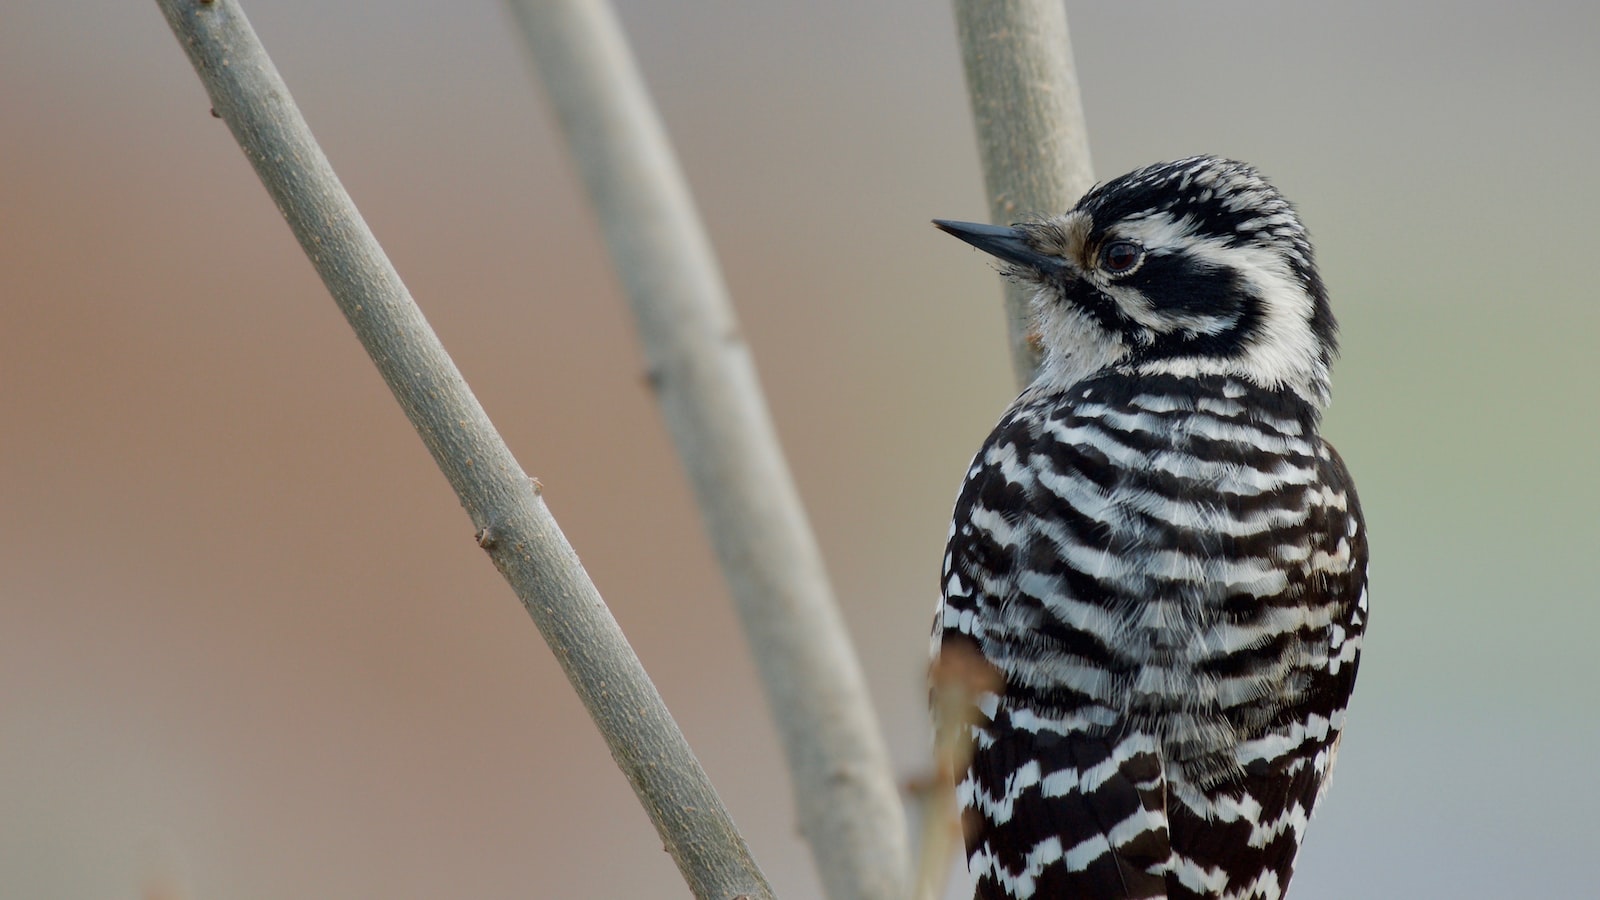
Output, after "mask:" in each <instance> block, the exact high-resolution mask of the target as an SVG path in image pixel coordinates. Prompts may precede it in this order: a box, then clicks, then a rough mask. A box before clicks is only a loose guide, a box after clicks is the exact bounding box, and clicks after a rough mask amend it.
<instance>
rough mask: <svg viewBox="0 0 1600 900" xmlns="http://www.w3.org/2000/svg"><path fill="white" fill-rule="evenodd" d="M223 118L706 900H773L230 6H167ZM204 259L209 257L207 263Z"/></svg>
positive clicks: (569, 556) (529, 490) (174, 1)
mask: <svg viewBox="0 0 1600 900" xmlns="http://www.w3.org/2000/svg"><path fill="white" fill-rule="evenodd" d="M158 2H159V5H160V7H161V10H162V12H163V13H164V14H165V15H166V17H167V21H168V23H169V24H170V25H171V26H172V30H173V32H174V33H175V34H176V35H177V37H178V41H179V42H180V43H181V44H182V45H183V47H184V49H185V51H186V52H187V53H188V55H189V59H190V61H191V62H192V63H193V64H194V68H195V71H196V72H197V73H198V74H199V76H200V80H201V81H202V82H203V83H204V84H205V88H206V92H207V93H208V94H209V95H210V97H211V102H212V104H213V106H214V109H215V112H216V113H217V114H218V115H219V116H221V118H222V119H223V121H225V122H226V123H227V125H228V128H229V129H230V130H231V131H232V132H233V134H234V137H235V138H236V139H237V140H238V141H239V144H240V146H241V147H242V148H243V149H244V151H245V155H246V156H247V157H248V158H249V160H250V162H251V164H252V165H253V166H254V167H255V169H256V173H257V174H258V175H259V176H260V178H261V181H262V183H263V184H265V185H266V187H267V190H268V192H269V193H270V194H271V195H272V198H273V200H274V201H275V202H276V203H277V205H278V208H279V210H280V211H281V212H282V213H283V215H284V218H285V219H287V220H288V222H289V226H290V227H291V228H292V229H293V231H294V234H295V236H296V237H297V238H298V239H299V241H300V245H301V246H302V247H303V248H304V249H305V251H306V254H307V255H308V256H309V257H310V258H311V262H312V264H313V265H315V267H316V269H317V272H318V273H319V274H320V275H321V276H322V280H323V282H324V283H325V284H326V285H327V287H328V290H329V292H331V293H332V294H333V298H334V300H335V302H336V303H338V305H339V308H340V309H341V310H342V311H343V312H344V315H345V317H346V319H348V320H349V322H350V325H351V327H352V328H353V329H355V332H356V335H357V336H358V337H359V338H360V340H361V343H362V345H363V346H364V347H365V348H366V350H367V353H368V354H369V355H370V356H371V357H372V360H373V362H374V363H375V364H376V365H377V367H378V369H379V371H380V372H381V373H382V375H383V379H384V381H385V382H387V383H388V385H389V388H390V390H392V391H393V392H394V396H395V399H397V400H398V401H399V402H400V405H401V406H402V407H403V408H404V409H405V412H406V415H407V416H408V417H409V418H410V419H411V423H412V425H413V426H415V427H416V429H417V433H418V434H419V435H420V436H421V437H422V440H423V443H425V444H426V445H427V447H428V451H429V452H430V453H432V454H433V458H434V461H435V462H436V463H438V465H439V468H440V469H441V470H442V471H443V472H444V474H445V476H446V477H447V478H448V479H449V480H450V484H451V486H452V487H454V488H455V490H456V493H457V494H458V495H459V496H460V498H461V504H462V506H463V507H465V508H466V510H467V514H468V515H469V516H470V517H471V519H472V523H473V525H474V526H475V527H476V529H477V535H478V543H479V544H480V545H481V546H483V548H484V549H485V550H486V551H487V552H488V554H489V556H490V558H491V559H493V560H494V564H495V566H496V567H497V568H499V570H500V572H501V574H502V575H504V576H505V578H506V580H507V581H508V582H510V583H511V585H512V587H513V588H514V589H515V590H516V593H517V596H518V597H520V598H521V599H522V603H523V605H524V606H525V607H526V608H527V610H528V613H529V615H531V616H532V617H533V620H534V622H535V623H536V624H537V625H538V627H539V630H540V632H542V633H543V635H544V637H545V640H546V641H547V642H548V643H549V644H550V647H551V649H552V650H553V651H554V652H555V655H556V658H557V659H558V660H559V661H560V663H561V665H562V668H563V669H565V671H566V673H567V677H568V678H569V679H571V681H572V684H573V686H574V688H575V689H576V690H577V692H578V694H579V696H580V697H581V698H582V699H583V702H584V704H585V705H586V706H587V707H588V709H589V713H590V715H592V716H593V717H594V720H595V723H596V725H598V726H599V728H600V731H601V733H602V734H604V735H605V738H606V741H607V743H608V744H610V747H611V753H612V756H614V757H615V758H616V761H617V764H618V766H619V767H620V768H621V769H622V771H623V772H624V774H626V775H627V777H628V780H629V781H630V782H631V783H632V785H633V788H634V791H635V792H636V793H637V794H638V795H639V799H640V801H641V802H642V803H643V805H644V807H645V809H646V810H647V811H648V813H649V815H650V818H651V820H652V821H653V822H654V823H655V826H656V831H657V832H658V833H659V834H660V835H661V839H662V840H663V841H664V842H665V844H666V847H667V849H668V851H669V852H670V853H671V854H672V857H673V859H674V860H675V861H676V862H677V864H678V867H679V869H680V870H682V872H683V875H684V878H685V879H686V880H687V881H688V883H689V886H690V888H691V889H692V890H693V892H694V894H695V895H696V896H697V897H701V898H708V900H709V898H717V900H727V898H731V897H748V898H752V900H754V898H769V897H771V896H772V892H771V889H770V887H768V885H767V882H766V879H765V878H764V877H763V876H762V874H761V872H760V870H759V869H758V868H757V867H756V865H755V862H754V861H753V860H752V859H751V856H750V852H749V849H748V848H747V847H746V846H745V843H744V839H743V838H742V837H741V836H740V835H739V833H738V832H737V830H735V828H734V825H733V822H732V820H731V819H730V818H729V817H728V814H727V812H726V810H724V808H723V806H722V802H721V801H720V800H719V799H718V797H717V795H716V793H715V791H714V790H713V788H712V786H711V783H710V781H709V780H708V779H707V778H706V775H705V772H704V771H703V770H701V768H700V765H699V763H698V762H697V761H696V760H695V758H694V755H693V754H692V753H691V751H690V749H689V746H688V743H687V742H686V741H685V740H684V738H683V735H682V733H681V732H680V731H679V730H678V727H677V725H676V724H675V723H674V722H673V721H672V718H671V715H670V714H669V713H668V712H667V709H666V707H665V705H664V704H663V703H662V702H661V698H660V696H659V695H658V694H657V693H656V690H655V687H654V685H652V684H651V683H650V680H649V677H648V676H647V675H646V674H645V671H644V668H643V667H642V666H641V665H640V663H639V659H638V657H636V656H635V655H634V653H633V650H632V648H630V647H629V646H628V643H627V640H626V639H625V638H624V637H623V635H622V632H621V630H620V629H619V628H618V627H617V623H616V621H615V620H614V619H613V618H612V617H611V614H610V612H609V610H607V609H606V607H605V604H604V603H603V601H602V600H601V599H600V596H599V594H598V592H597V591H596V590H595V587H594V585H593V583H592V582H590V580H589V578H588V575H587V574H586V573H585V572H584V570H583V567H582V566H581V565H580V563H579V562H578V558H577V555H576V554H575V553H574V552H573V550H572V547H571V546H570V545H569V544H568V543H567V541H566V538H565V537H564V536H563V535H562V533H561V530H560V529H559V528H558V527H557V526H556V523H555V520H554V519H553V518H552V517H551V516H550V513H549V511H548V510H547V509H546V508H545V506H544V503H543V501H542V500H541V499H540V497H539V494H538V489H537V485H536V484H535V483H534V482H532V481H530V479H529V478H528V477H527V476H526V475H525V474H524V473H523V471H522V469H521V467H520V466H519V465H518V464H517V461H516V460H515V459H514V458H512V456H511V452H510V450H509V449H508V448H507V447H506V445H505V443H504V441H503V440H502V439H501V438H500V436H499V434H497V433H496V431H495V429H494V426H493V425H492V424H491V423H490V422H489V420H488V418H487V416H486V415H485V414H484V411H483V409H482V407H481V406H479V404H478V401H477V399H476V398H475V397H474V396H473V395H472V392H471V391H470V389H469V388H468V387H467V384H466V382H465V381H464V380H463V379H462V377H461V374H460V372H459V371H457V369H456V367H455V364H454V363H453V362H452V361H451V360H450V357H449V356H448V355H447V354H446V353H445V350H444V347H443V346H442V345H441V344H440V343H439V340H438V338H437V337H436V336H435V335H434V333H433V331H432V329H430V328H429V327H428V324H427V322H426V321H425V320H424V318H423V316H422V312H421V311H420V310H419V309H418V308H417V306H416V304H415V303H414V302H413V301H412V299H411V296H410V294H409V292H408V291H407V290H406V287H405V285H404V284H402V283H401V281H400V277H399V275H398V274H397V273H396V272H395V270H394V267H393V266H392V265H391V264H390V262H389V260H388V258H387V257H386V256H385V255H384V253H383V250H382V248H381V247H379V246H378V243H377V241H376V240H375V239H374V238H373V236H372V233H371V231H370V230H369V229H368V228H367V225H366V223H365V222H364V221H363V220H362V219H361V216H360V214H359V213H358V212H357V210H356V208H355V206H354V204H353V203H352V202H351V200H350V197H349V195H348V194H346V193H345V190H344V188H343V186H342V185H341V184H340V183H339V180H338V178H337V177H336V176H335V175H334V172H333V169H332V167H331V166H329V164H328V161H327V159H326V157H324V156H323V153H322V151H321V149H320V148H319V147H318V146H317V144H316V142H315V140H314V139H313V137H312V135H311V132H310V130H309V129H308V128H307V126H306V123H305V121H304V119H303V118H302V117H301V116H300V113H299V111H298V109H296V107H295V105H294V102H293V100H292V99H291V98H290V96H289V91H288V88H287V87H286V86H285V85H284V83H283V81H282V79H281V78H280V77H279V75H278V72H277V70H276V68H275V67H274V66H273V65H272V62H271V60H270V59H268V57H267V55H266V51H265V50H264V49H263V48H262V46H261V44H260V42H259V41H258V40H257V39H256V36H255V33H254V31H253V30H252V29H251V27H250V25H249V23H248V22H247V21H246V19H245V17H244V13H243V12H242V11H241V10H240V9H239V7H238V6H237V5H236V4H235V3H234V2H233V0H158ZM197 252H203V251H202V250H199V249H198V248H197Z"/></svg>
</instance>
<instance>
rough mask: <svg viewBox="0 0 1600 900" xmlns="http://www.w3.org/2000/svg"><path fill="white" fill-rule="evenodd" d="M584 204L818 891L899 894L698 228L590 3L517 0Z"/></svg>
mask: <svg viewBox="0 0 1600 900" xmlns="http://www.w3.org/2000/svg"><path fill="white" fill-rule="evenodd" d="M511 6H512V9H513V10H514V11H515V13H516V16H517V19H518V22H519V23H520V24H521V26H522V31H523V34H524V36H525V38H526V39H527V42H528V45H529V48H530V49H531V50H532V55H533V59H534V61H535V63H536V65H537V66H538V68H539V72H540V76H541V80H542V82H543V84H544V86H545V89H546V91H547V92H548V94H549V96H550V98H551V101H552V104H553V106H554V107H555V110H556V113H557V116H558V117H559V119H560V122H561V125H562V128H563V129H564V131H565V132H566V136H567V140H568V143H569V145H570V147H571V149H572V156H573V158H574V159H575V160H576V161H577V163H578V165H579V168H580V169H581V170H582V173H583V178H584V182H585V184H586V185H587V186H588V191H589V195H590V198H591V199H592V200H593V202H594V204H595V207H596V209H597V210H598V212H599V218H600V222H601V225H602V227H603V229H604V231H605V236H606V240H607V242H608V243H609V245H610V249H611V256H612V259H613V260H614V261H615V263H616V266H617V269H618V270H619V272H620V273H621V276H622V281H623V284H624V286H625V288H626V289H627V293H628V296H629V299H630V302H631V303H632V305H633V311H634V314H635V316H636V318H637V321H638V325H639V333H640V336H641V337H642V339H643V341H644V346H645V353H646V356H647V357H648V360H649V366H650V373H651V376H652V378H651V381H652V383H653V384H655V385H656V386H657V389H658V391H659V397H660V402H661V406H662V412H663V414H664V416H665V417H666V421H667V425H668V427H669V428H670V430H671V432H672V436H673V439H674V441H675V442H676V443H677V447H678V453H679V455H680V456H681V457H682V459H683V461H684V465H685V466H686V467H687V468H688V471H689V474H690V477H691V480H692V481H693V484H694V487H695V491H696V493H697V495H698V497H699V500H700V507H701V510H702V511H703V513H704V515H705V520H706V525H707V528H708V530H709V531H710V533H711V538H712V542H713V544H714V545H715V547H716V551H717V555H718V557H719V558H720V560H721V562H722V568H723V571H724V572H725V573H726V574H727V577H728V581H729V584H730V586H731V589H732V592H733V596H734V599H735V601H736V603H737V604H738V608H739V612H740V617H741V619H742V621H743V623H744V628H745V632H746V634H747V635H748V637H749V640H750V644H751V650H752V652H753V654H754V656H755V659H756V662H757V664H758V666H759V667H760V670H761V676H762V680H763V682H764V683H765V685H766V691H767V696H768V698H769V700H770V702H771V705H772V711H773V715H774V717H775V719H776V721H777V723H778V727H779V729H780V731H781V733H782V737H783V746H784V749H785V752H786V753H787V756H788V762H789V769H790V772H791V773H792V776H793V787H794V792H795V799H796V805H797V807H798V809H799V817H800V828H801V832H802V833H803V834H804V835H805V837H806V839H807V840H808V841H809V842H810V845H811V849H812V854H813V856H814V858H815V860H816V864H817V868H818V870H819V871H820V873H821V875H822V880H823V884H824V886H825V887H826V889H827V891H828V895H829V896H830V897H832V898H834V900H867V898H878V900H902V898H904V897H905V896H906V890H907V881H908V874H907V873H908V869H909V865H908V861H907V858H908V854H907V847H906V844H907V841H906V834H905V820H904V811H903V810H902V808H901V804H900V799H899V796H898V794H897V791H896V788H895V782H894V778H893V775H892V772H891V770H890V766H889V758H888V752H887V750H886V749H885V747H884V744H883V740H882V737H881V734H880V730H879V726H878V723H877V719H876V716H875V715H874V713H873V709H872V704H871V700H870V698H869V696H868V694H867V691H866V687H865V682H864V679H863V678H862V675H861V669H860V665H859V663H858V661H857V659H856V656H855V654H854V652H853V650H852V647H851V644H850V640H849V635H848V634H847V632H846V630H845V627H844V623H843V620H842V618H841V617H840V614H839V611H838V609H837V606H836V605H835V602H834V598H833V590H832V587H831V586H830V585H829V582H828V578H827V574H826V571H825V570H824V567H823V563H822V557H821V553H820V551H819V550H818V548H817V544H816V539H815V537H814V536H813V535H812V533H811V530H810V527H809V525H808V524H807V522H806V517H805V513H804V511H803V509H802V507H801V505H800V499H799V496H798V492H797V491H796V489H795V486H794V481H793V479H792V477H791V476H790V473H789V470H788V467H787V465H786V463H785V462H784V459H783V455H782V451H781V450H780V449H779V446H778V440H777V435H776V432H775V430H774V428H773V426H772V421H771V417H770V416H769V414H768V412H767V408H766V404H765V401H764V400H763V398H762V394H761V388H760V385H759V383H758V381H757V377H756V371H755V366H754V364H753V363H752V361H751V357H750V352H749V350H748V348H747V347H746V345H745V343H744V340H743V338H742V337H741V336H740V334H739V330H738V324H737V322H736V321H735V318H734V313H733V307H732V304H731V303H730V302H729V300H728V295H727V289H726V287H725V285H724V284H723V280H722V276H721V273H720V271H719V270H718V268H717V264H716V261H715V259H714V256H713V253H712V250H711V246H710V242H709V240H708V239H707V238H706V236H705V232H704V229H703V228H702V226H701V223H700V220H699V216H698V214H697V213H696V211H695V209H694V205H693V202H692V201H691V199H690V196H689V191H688V188H687V186H686V184H685V182H684V179H683V176H682V173H681V171H680V170H679V167H678V164H677V160H676V159H675V157H674V156H673V153H672V149H671V147H670V145H669V143H668V140H667V137H666V132H665V130H664V129H663V127H662V125H661V122H660V120H659V118H658V117H657V115H656V112H655V110H654V108H653V106H652V105H651V102H650V99H649V96H648V93H647V91H646V89H645V87H644V83H643V80H642V78H641V77H640V75H639V72H638V69H637V66H636V65H635V63H634V61H633V58H632V56H631V54H630V52H629V50H628V46H627V42H626V39H625V38H624V36H623V33H622V30H621V27H620V26H619V25H618V23H617V21H616V17H615V15H614V14H613V12H612V11H611V9H610V7H609V6H608V5H607V4H606V3H604V2H603V0H516V2H513V3H512V4H511Z"/></svg>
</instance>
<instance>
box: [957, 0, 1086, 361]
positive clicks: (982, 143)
mask: <svg viewBox="0 0 1600 900" xmlns="http://www.w3.org/2000/svg"><path fill="white" fill-rule="evenodd" d="M955 12H956V30H957V31H958V32H959V34H960V39H961V60H962V63H963V64H964V65H965V67H966V71H967V95H968V97H969V98H970V99H971V101H972V118H973V120H974V123H975V125H976V126H977V130H978V155H979V157H980V159H981V160H982V162H983V180H984V184H985V186H986V187H987V188H988V191H989V214H990V216H991V217H992V219H993V221H994V222H995V223H997V224H1002V225H1004V224H1009V223H1011V222H1015V221H1017V220H1018V219H1019V218H1023V217H1027V216H1043V215H1053V214H1055V213H1060V212H1065V211H1066V210H1067V209H1069V208H1070V207H1071V206H1072V204H1074V203H1076V202H1077V200H1078V198H1079V197H1081V196H1083V193H1084V192H1085V191H1087V190H1088V189H1089V188H1090V186H1091V185H1093V184H1094V167H1093V165H1092V164H1091V163H1090V161H1089V132H1088V130H1087V128H1086V127H1085V125H1084V121H1083V100H1082V99H1081V98H1080V97H1079V94H1078V74H1077V70H1076V69H1075V68H1074V67H1073V64H1072V42H1071V40H1070V38H1069V37H1068V35H1067V12H1066V9H1065V8H1064V7H1063V6H1062V3H1061V0H955ZM1005 292H1006V294H1005V306H1006V320H1007V324H1008V330H1009V333H1010V337H1011V361H1012V365H1013V367H1014V368H1015V371H1016V376H1017V381H1018V382H1019V383H1021V384H1024V385H1025V384H1027V383H1028V382H1030V381H1032V380H1033V373H1034V370H1035V369H1037V368H1038V366H1039V348H1038V347H1037V346H1036V344H1035V343H1034V341H1033V338H1032V336H1031V335H1030V333H1029V332H1030V330H1031V327H1032V325H1031V321H1030V316H1029V313H1028V301H1029V298H1028V292H1027V291H1026V290H1025V289H1024V288H1022V287H1021V286H1019V285H1016V284H1011V283H1007V284H1006V286H1005Z"/></svg>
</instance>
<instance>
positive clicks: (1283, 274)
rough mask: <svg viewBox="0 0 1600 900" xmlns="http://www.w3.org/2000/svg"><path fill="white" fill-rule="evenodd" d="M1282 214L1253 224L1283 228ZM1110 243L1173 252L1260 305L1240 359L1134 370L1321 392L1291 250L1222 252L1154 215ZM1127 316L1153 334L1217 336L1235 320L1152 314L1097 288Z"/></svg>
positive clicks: (1221, 242)
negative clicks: (1237, 284)
mask: <svg viewBox="0 0 1600 900" xmlns="http://www.w3.org/2000/svg"><path fill="white" fill-rule="evenodd" d="M1255 199H1257V200H1258V199H1259V198H1255ZM1292 216H1293V214H1292V213H1291V212H1289V211H1284V212H1282V213H1272V214H1268V215H1265V216H1262V217H1260V218H1259V219H1257V220H1256V221H1255V224H1257V225H1261V226H1263V227H1265V226H1268V225H1284V226H1286V225H1291V224H1293V218H1292ZM1116 234H1117V236H1118V237H1122V238H1127V239H1130V240H1135V241H1139V242H1140V243H1142V244H1143V245H1144V246H1145V248H1146V249H1147V252H1150V253H1161V252H1181V253H1183V254H1184V255H1185V256H1187V257H1188V258H1189V259H1191V260H1193V261H1194V262H1196V263H1199V264H1200V265H1208V266H1212V267H1214V268H1217V269H1230V270H1232V271H1234V272H1237V273H1238V275H1239V278H1240V280H1241V281H1243V282H1244V284H1245V285H1246V286H1247V289H1248V290H1249V291H1250V293H1252V294H1254V295H1255V296H1256V297H1258V298H1260V311H1261V320H1260V323H1259V325H1258V327H1257V330H1256V332H1255V333H1254V334H1252V335H1250V336H1249V338H1248V341H1247V343H1246V345H1245V347H1244V352H1243V353H1242V354H1240V355H1239V356H1237V357H1234V358H1231V359H1210V358H1189V359H1184V358H1178V359H1171V360H1162V361H1160V362H1155V363H1150V364H1148V365H1146V366H1142V367H1141V370H1142V371H1149V372H1158V371H1159V372H1169V373H1171V374H1177V375H1199V374H1236V375H1241V376H1243V377H1246V378H1249V379H1250V380H1252V381H1254V382H1256V383H1257V384H1260V385H1262V386H1264V387H1274V388H1276V387H1293V388H1295V389H1297V390H1299V391H1301V392H1302V393H1304V394H1306V395H1307V396H1308V397H1321V396H1323V395H1325V393H1326V390H1327V388H1326V384H1327V372H1326V365H1325V363H1324V362H1323V359H1322V353H1321V345H1320V343H1319V341H1318V340H1317V336H1316V335H1315V334H1314V333H1313V332H1312V330H1311V317H1312V315H1313V313H1314V312H1315V308H1314V303H1313V301H1312V298H1311V296H1310V295H1309V294H1308V293H1307V291H1306V288H1305V285H1304V283H1303V282H1302V281H1301V280H1300V279H1299V278H1298V277H1297V276H1296V275H1295V273H1294V271H1293V269H1292V268H1291V258H1292V259H1293V261H1296V262H1299V263H1300V264H1302V265H1305V264H1306V260H1305V259H1304V258H1303V257H1302V255H1301V254H1300V253H1299V252H1298V251H1296V250H1293V249H1292V248H1289V247H1286V248H1284V251H1287V252H1288V254H1289V255H1288V256H1285V255H1284V251H1280V250H1278V249H1268V248H1266V247H1261V246H1258V245H1254V244H1242V245H1230V244H1229V242H1228V240H1227V239H1225V238H1222V237H1202V236H1199V235H1198V234H1197V233H1196V227H1195V223H1194V221H1193V220H1191V219H1189V218H1187V217H1185V218H1174V217H1173V216H1171V215H1169V214H1167V213H1154V214H1151V215H1147V216H1143V217H1134V218H1130V219H1128V220H1126V221H1124V222H1122V223H1119V224H1118V226H1117V227H1116ZM1104 289H1105V291H1106V293H1108V294H1110V295H1111V296H1112V297H1113V298H1114V299H1115V300H1116V301H1117V303H1118V304H1119V305H1120V306H1121V307H1122V309H1123V310H1124V311H1125V312H1126V313H1127V315H1128V317H1129V318H1131V319H1133V320H1134V321H1136V322H1138V323H1139V324H1141V325H1144V326H1146V327H1147V328H1152V329H1154V330H1159V331H1166V332H1170V331H1189V332H1191V333H1194V334H1220V333H1222V332H1223V331H1226V330H1227V329H1229V328H1231V327H1233V326H1234V325H1236V324H1237V323H1238V318H1237V316H1234V315H1231V314H1230V315H1227V316H1218V315H1205V314H1204V313H1195V312H1188V313H1181V314H1175V313H1174V312H1172V311H1170V310H1164V311H1157V310H1156V309H1155V307H1154V305H1153V304H1152V303H1151V302H1150V300H1149V298H1147V297H1145V296H1144V295H1143V294H1142V293H1141V292H1139V291H1137V290H1135V289H1133V288H1126V287H1119V286H1118V285H1116V283H1114V282H1113V283H1110V284H1106V285H1104Z"/></svg>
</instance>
